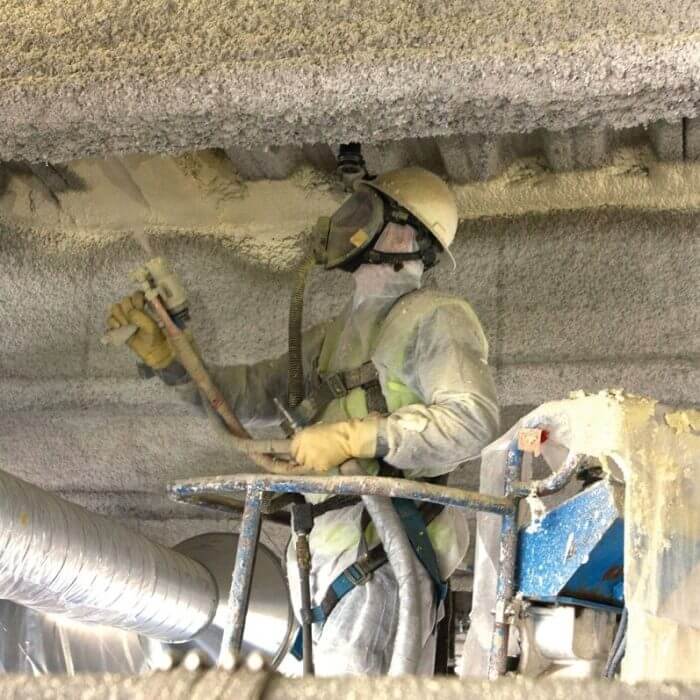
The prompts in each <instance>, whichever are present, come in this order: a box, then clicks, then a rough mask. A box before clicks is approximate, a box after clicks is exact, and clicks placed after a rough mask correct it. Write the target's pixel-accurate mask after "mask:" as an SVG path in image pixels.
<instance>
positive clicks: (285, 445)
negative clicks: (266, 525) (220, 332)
mask: <svg viewBox="0 0 700 700" xmlns="http://www.w3.org/2000/svg"><path fill="white" fill-rule="evenodd" d="M149 302H150V304H151V308H152V309H153V311H154V312H155V314H156V315H157V316H158V318H159V319H160V320H161V322H162V323H163V327H164V328H165V332H166V333H167V335H168V339H169V340H170V343H171V345H172V347H173V349H174V351H175V354H176V356H177V359H178V360H179V361H180V363H181V364H182V366H183V367H184V368H185V370H186V371H187V373H188V374H189V375H190V377H191V378H192V380H193V381H194V383H195V384H196V385H197V387H198V388H199V390H200V391H201V392H202V394H203V395H204V396H205V397H206V399H207V401H208V402H209V404H210V406H211V407H212V408H213V409H214V410H215V411H216V412H217V414H218V415H219V416H220V417H221V419H222V420H223V422H224V425H225V426H226V428H227V429H228V431H229V433H230V434H231V440H232V442H233V444H234V447H235V448H236V449H238V450H240V451H241V452H243V453H245V454H247V455H248V456H249V457H250V458H251V459H252V460H253V462H255V463H256V464H257V465H258V466H260V467H262V468H263V469H265V470H266V471H269V472H272V473H274V474H288V473H289V467H290V462H289V461H288V460H282V459H276V458H275V457H274V456H272V455H278V454H286V455H288V454H289V452H290V441H289V440H253V439H252V438H251V436H250V434H249V433H248V431H247V430H246V429H245V428H244V427H243V425H242V424H241V422H240V421H239V420H238V418H237V417H236V414H235V413H234V412H233V411H232V410H231V408H230V407H229V405H228V403H227V402H226V399H225V397H224V395H223V394H222V393H221V391H220V389H219V388H218V387H217V386H216V384H215V383H214V381H213V380H212V378H211V375H210V374H209V372H208V371H207V368H206V367H205V366H204V363H203V362H202V360H201V359H200V357H199V354H198V353H197V351H196V350H195V348H194V346H193V344H192V342H191V341H190V339H189V338H188V337H187V334H186V333H185V332H184V331H183V330H182V329H180V328H179V327H178V326H177V324H176V323H175V322H174V321H173V319H172V318H171V316H170V314H169V313H168V310H167V309H166V308H165V306H164V304H163V302H162V301H161V300H160V298H159V297H158V296H157V295H153V297H152V298H150V299H149Z"/></svg>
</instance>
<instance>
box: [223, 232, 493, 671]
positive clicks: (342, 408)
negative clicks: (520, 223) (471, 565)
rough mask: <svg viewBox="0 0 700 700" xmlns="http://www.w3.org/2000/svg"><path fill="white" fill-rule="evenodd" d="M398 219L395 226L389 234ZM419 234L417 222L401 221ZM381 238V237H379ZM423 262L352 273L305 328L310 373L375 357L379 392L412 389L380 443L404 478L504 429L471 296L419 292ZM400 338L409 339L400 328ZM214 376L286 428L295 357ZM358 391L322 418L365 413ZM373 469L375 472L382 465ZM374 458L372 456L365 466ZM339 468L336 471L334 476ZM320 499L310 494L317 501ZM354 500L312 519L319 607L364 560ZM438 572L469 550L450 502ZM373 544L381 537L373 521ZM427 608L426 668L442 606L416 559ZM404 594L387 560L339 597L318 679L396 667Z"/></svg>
mask: <svg viewBox="0 0 700 700" xmlns="http://www.w3.org/2000/svg"><path fill="white" fill-rule="evenodd" d="M392 227H393V228H394V229H396V228H397V225H396V224H388V226H387V229H385V232H384V233H383V234H382V236H386V235H387V233H388V232H389V230H390V229H391V228H392ZM398 228H401V229H407V230H409V231H411V232H413V229H411V228H410V227H408V226H406V227H398ZM380 240H381V239H380ZM422 273H423V263H422V262H420V261H415V260H413V261H409V262H407V263H406V264H404V266H403V268H402V269H401V270H399V271H395V270H394V268H393V267H392V266H391V265H371V264H365V265H361V266H360V267H359V268H358V269H357V270H356V271H355V272H354V273H353V275H354V278H355V291H354V294H353V297H352V299H351V300H350V302H349V303H348V304H347V305H346V307H345V308H344V309H343V311H342V312H341V314H340V315H339V316H338V317H337V318H336V319H335V320H333V321H332V322H330V323H327V324H323V325H322V326H319V327H316V328H314V329H312V330H311V331H309V332H307V333H305V334H304V343H303V351H304V357H303V364H304V371H305V377H306V378H307V379H308V378H309V377H310V375H311V373H312V371H313V369H314V367H315V366H316V365H317V363H318V360H319V357H322V358H323V363H324V364H325V366H324V367H323V368H322V369H323V370H324V371H326V372H336V371H341V370H348V369H352V368H355V367H359V366H360V365H362V364H363V363H365V362H367V361H368V360H370V359H371V360H372V361H373V362H374V364H375V367H376V368H377V370H378V373H379V379H380V384H381V387H382V391H383V393H384V395H385V397H386V396H387V394H388V393H390V392H391V391H392V388H391V386H389V383H391V382H393V383H397V382H398V383H400V384H402V385H404V387H408V388H409V389H410V394H411V396H413V397H414V398H413V403H410V404H408V405H403V406H401V407H399V408H397V409H395V410H391V408H392V407H391V402H388V403H389V408H390V411H391V412H390V414H389V416H388V418H387V420H386V421H384V423H383V427H382V428H381V429H380V440H381V441H382V442H383V443H384V444H385V445H386V446H387V447H388V452H387V454H386V456H385V457H384V459H385V461H386V462H388V463H389V464H391V465H392V466H393V467H395V468H398V469H401V470H403V471H404V472H405V475H406V477H407V478H421V477H432V476H439V475H442V474H446V473H449V472H451V471H452V470H454V469H455V468H456V467H457V466H459V465H460V464H461V463H462V462H464V461H466V460H468V459H472V458H474V457H477V456H478V455H479V453H480V451H481V449H482V448H483V447H484V446H485V445H486V444H488V443H489V442H490V440H492V439H493V437H494V436H495V435H496V434H497V430H498V425H499V412H498V406H497V403H496V396H495V389H494V385H493V381H492V379H491V376H490V373H489V370H488V366H487V355H488V345H487V341H486V338H485V336H484V333H483V331H482V329H481V326H480V324H479V321H478V319H477V317H476V315H475V314H474V312H473V311H472V310H471V307H469V305H468V304H466V302H464V301H462V300H459V299H456V298H454V297H449V296H447V295H443V294H440V293H437V292H427V291H420V292H418V291H417V290H418V289H419V288H420V286H421V277H422ZM410 293H413V294H412V295H411V298H413V296H414V295H415V298H416V303H411V304H409V305H408V306H407V307H406V309H405V310H404V312H403V313H402V314H399V315H398V316H397V314H394V318H393V324H394V325H393V326H392V328H391V329H388V330H387V329H384V330H385V331H386V332H382V330H383V321H384V320H385V318H386V317H387V314H388V313H389V312H390V310H392V308H393V307H395V305H396V304H397V301H398V300H399V299H402V298H405V299H408V297H405V295H409V294H410ZM405 329H409V330H410V332H409V333H408V336H407V337H408V338H409V341H408V343H407V344H406V347H405V348H403V349H402V350H401V352H400V353H398V356H397V348H396V341H395V338H396V337H397V335H401V334H402V332H403V331H404V330H405ZM404 335H406V334H405V333H404ZM211 370H212V374H213V376H214V378H215V380H216V381H217V383H218V385H219V387H220V389H221V390H222V392H223V393H224V394H225V396H226V398H227V399H228V400H229V402H230V405H231V406H232V408H233V410H234V411H235V412H236V414H237V415H238V417H239V419H240V420H241V421H242V422H243V423H244V424H245V425H246V427H247V428H250V429H251V430H253V431H255V429H256V428H263V427H269V426H271V425H277V424H279V420H280V418H279V413H278V411H277V409H276V407H275V404H274V402H273V399H274V398H275V397H277V398H282V399H283V398H284V397H285V396H286V390H287V389H286V387H287V357H286V355H285V356H282V357H280V358H278V359H277V360H271V361H264V362H260V363H257V364H254V365H245V366H244V365H241V366H233V367H223V368H215V367H212V368H211ZM366 413H367V409H366V404H365V401H364V392H363V390H362V389H355V390H353V391H352V392H350V394H348V396H347V397H344V398H343V399H336V400H334V401H333V402H332V403H331V404H330V405H329V406H328V408H327V409H326V411H325V412H324V414H323V417H322V420H323V421H324V422H331V421H338V420H345V419H347V418H349V417H359V418H361V417H364V416H365V415H366ZM363 462H365V463H364V464H362V466H363V468H364V469H365V471H368V472H369V473H376V470H377V468H378V465H377V463H376V462H375V461H365V460H363ZM367 462H368V463H367ZM334 473H337V470H332V471H331V472H329V474H334ZM323 499H324V497H323V496H318V497H309V500H313V501H314V502H318V501H320V500H323ZM362 509H363V506H362V504H357V505H354V506H350V507H347V508H342V509H339V510H335V511H331V512H329V513H326V514H324V515H322V516H320V517H318V518H316V520H315V524H314V528H313V530H312V532H311V535H310V538H309V543H310V549H311V555H312V561H311V593H312V598H313V605H318V604H319V603H320V602H321V600H322V599H323V596H324V594H325V592H326V590H327V589H328V587H329V585H330V583H331V582H332V581H333V579H334V578H335V577H336V576H337V575H338V574H340V573H341V572H342V571H343V569H345V568H346V567H347V566H349V565H350V564H352V563H354V562H355V561H356V560H357V557H358V548H359V546H360V540H361V525H360V519H361V513H362ZM428 533H429V535H430V538H431V541H432V543H433V547H434V549H435V552H436V555H437V559H438V565H439V568H440V573H441V575H442V577H443V578H444V579H447V578H448V577H449V576H450V575H451V574H452V573H453V571H454V570H455V568H456V567H457V566H458V565H459V563H460V562H461V561H462V559H463V558H464V556H465V554H466V552H467V548H468V544H469V531H468V527H467V523H466V519H465V514H464V512H463V511H458V510H456V509H452V508H446V509H445V510H443V511H442V512H441V513H440V514H439V515H438V516H437V517H436V518H435V520H433V522H432V523H431V524H430V525H429V527H428ZM366 534H367V544H368V545H369V546H370V547H371V546H373V545H374V544H376V543H377V539H376V536H375V535H373V532H372V526H370V527H369V528H368V532H367V533H366ZM293 545H294V543H293V542H292V543H291V546H290V547H289V549H288V565H287V571H288V577H289V579H290V591H291V595H292V600H293V604H294V608H295V610H296V611H297V612H298V610H299V608H300V601H299V585H298V580H297V565H296V561H295V550H294V546H293ZM417 571H418V572H419V577H420V580H419V582H418V585H419V589H420V591H421V598H422V601H423V604H422V606H421V609H422V611H423V613H424V615H423V618H424V619H422V620H416V631H417V633H419V634H421V635H422V640H421V642H422V645H423V649H424V654H423V656H422V660H421V663H420V668H419V671H420V672H422V673H424V674H432V672H433V664H434V651H435V645H434V634H433V633H434V630H435V625H436V623H437V621H438V611H437V610H436V606H435V602H434V587H433V583H432V581H431V579H430V577H429V576H428V574H427V573H426V572H425V570H424V569H423V567H422V566H418V567H417ZM397 609H398V590H397V583H396V580H395V579H394V576H393V573H392V570H391V568H390V567H389V566H388V565H387V564H385V565H384V566H383V567H381V568H380V569H379V570H378V571H376V572H375V573H374V574H373V576H372V578H371V579H370V580H369V581H368V582H367V583H365V584H363V585H361V586H358V587H356V588H354V589H353V590H352V591H351V592H350V593H348V594H347V595H346V596H345V597H343V598H342V599H341V600H340V601H339V602H338V604H337V605H336V607H335V609H334V610H333V612H332V613H331V615H330V617H329V618H328V620H327V621H326V622H325V624H324V625H323V627H322V629H321V628H319V626H318V625H314V628H315V629H314V634H315V637H314V642H315V643H314V663H315V667H316V674H317V675H326V676H330V675H343V674H375V675H376V674H382V673H386V671H387V669H388V663H389V659H390V658H391V655H392V648H393V639H394V636H395V631H396V626H397Z"/></svg>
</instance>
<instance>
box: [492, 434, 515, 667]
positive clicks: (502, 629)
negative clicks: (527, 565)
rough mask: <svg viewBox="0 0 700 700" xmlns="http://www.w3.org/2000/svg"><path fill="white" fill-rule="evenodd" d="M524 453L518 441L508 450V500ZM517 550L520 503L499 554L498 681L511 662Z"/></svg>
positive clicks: (508, 519) (505, 525)
mask: <svg viewBox="0 0 700 700" xmlns="http://www.w3.org/2000/svg"><path fill="white" fill-rule="evenodd" d="M522 465H523V453H522V451H521V450H520V449H518V443H517V439H516V440H514V441H513V442H512V443H511V445H510V447H509V449H508V457H507V459H506V470H505V484H504V492H505V494H506V496H509V495H510V493H511V489H512V487H513V484H514V483H515V482H516V481H518V480H519V479H520V477H521V475H522ZM517 550H518V508H517V500H516V502H515V506H514V508H513V510H512V511H511V512H509V513H506V514H504V515H503V519H502V520H501V540H500V550H499V554H498V578H497V580H496V609H495V622H494V627H493V636H492V637H491V652H490V654H489V663H488V676H489V679H490V680H495V679H496V678H498V677H499V676H503V675H504V674H505V672H506V666H507V662H508V637H509V632H510V619H509V617H510V613H511V611H510V609H509V608H510V605H511V602H512V599H513V593H514V591H515V565H516V556H517Z"/></svg>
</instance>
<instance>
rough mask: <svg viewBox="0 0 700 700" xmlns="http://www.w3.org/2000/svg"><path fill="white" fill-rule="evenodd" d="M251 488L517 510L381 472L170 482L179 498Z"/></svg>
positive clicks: (506, 501)
mask: <svg viewBox="0 0 700 700" xmlns="http://www.w3.org/2000/svg"><path fill="white" fill-rule="evenodd" d="M250 488H257V489H260V490H262V491H267V492H271V493H302V494H307V493H328V494H337V495H347V496H386V497H388V498H408V499H410V500H414V501H429V502H430V503H438V504H440V505H444V506H452V507H455V508H472V509H474V510H478V511H481V512H484V513H496V514H497V515H503V514H504V513H514V512H515V506H514V502H513V499H512V498H510V497H508V496H503V497H499V496H489V495H487V494H483V493H477V492H475V491H465V490H463V489H458V488H454V487H451V486H439V485H436V484H426V483H422V482H417V481H408V480H406V479H391V478H387V477H382V476H311V475H310V476H293V477H290V476H277V475H273V474H233V475H230V476H213V477H201V478H198V479H187V480H185V481H178V482H175V483H174V484H171V485H170V486H169V487H168V489H169V492H170V495H171V497H172V498H174V499H175V500H178V501H185V502H187V501H191V500H198V501H206V496H207V495H212V496H213V495H219V496H220V495H221V494H226V493H228V494H231V495H235V494H237V493H238V494H240V493H241V492H246V491H247V490H248V489H250Z"/></svg>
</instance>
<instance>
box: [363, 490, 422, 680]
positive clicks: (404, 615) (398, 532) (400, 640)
mask: <svg viewBox="0 0 700 700" xmlns="http://www.w3.org/2000/svg"><path fill="white" fill-rule="evenodd" d="M362 502H363V503H364V504H365V508H367V512H368V513H369V515H370V517H371V518H372V522H373V523H374V527H375V528H376V530H377V535H378V536H379V539H380V540H381V541H382V544H383V545H384V551H385V552H386V556H387V559H388V560H389V564H390V565H391V568H392V570H393V572H394V576H395V577H396V581H397V583H398V587H399V614H398V622H397V626H396V636H395V637H394V649H393V652H392V656H391V662H390V664H389V675H390V676H405V675H415V674H416V673H417V672H418V668H419V665H420V660H421V654H422V649H423V643H422V640H423V631H422V629H421V622H422V615H421V595H420V589H419V587H418V571H417V567H420V566H421V564H420V563H419V561H418V559H416V556H415V554H414V553H413V549H412V548H411V543H410V542H409V540H408V536H407V535H406V532H405V530H404V528H403V525H402V524H401V519H400V518H399V515H398V513H397V512H396V510H395V509H394V507H393V505H392V503H391V501H390V500H389V499H388V498H383V497H379V496H363V497H362Z"/></svg>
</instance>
